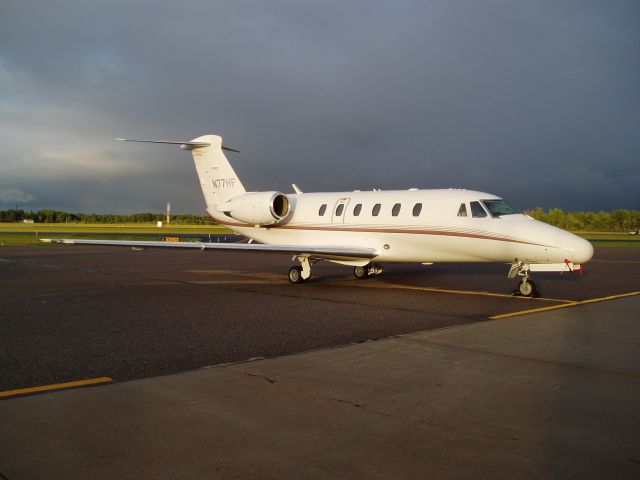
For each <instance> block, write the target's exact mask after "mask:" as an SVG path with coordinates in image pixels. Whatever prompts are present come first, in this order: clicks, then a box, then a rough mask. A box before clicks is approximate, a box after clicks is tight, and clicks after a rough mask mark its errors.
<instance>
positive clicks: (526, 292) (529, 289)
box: [518, 278, 536, 297]
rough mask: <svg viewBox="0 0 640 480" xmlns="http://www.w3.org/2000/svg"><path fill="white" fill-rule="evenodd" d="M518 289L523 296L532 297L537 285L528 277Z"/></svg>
mask: <svg viewBox="0 0 640 480" xmlns="http://www.w3.org/2000/svg"><path fill="white" fill-rule="evenodd" d="M518 291H519V292H520V295H522V296H523V297H532V296H533V294H534V293H535V291H536V285H535V283H533V282H532V281H531V280H529V279H528V278H527V279H526V280H524V281H522V282H520V285H518Z"/></svg>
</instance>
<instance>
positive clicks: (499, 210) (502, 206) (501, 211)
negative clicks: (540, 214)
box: [482, 200, 520, 217]
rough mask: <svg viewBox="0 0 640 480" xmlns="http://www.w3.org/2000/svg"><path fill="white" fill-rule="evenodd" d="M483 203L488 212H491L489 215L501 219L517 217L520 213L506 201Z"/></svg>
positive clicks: (486, 201) (484, 201) (487, 201)
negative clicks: (503, 217) (510, 216)
mask: <svg viewBox="0 0 640 480" xmlns="http://www.w3.org/2000/svg"><path fill="white" fill-rule="evenodd" d="M482 203H483V204H484V206H485V207H486V208H487V210H489V213H490V214H491V215H492V216H493V217H501V216H502V215H517V214H518V213H520V212H518V211H517V210H516V209H515V208H513V207H512V206H511V205H509V204H508V203H507V202H505V201H504V200H483V201H482Z"/></svg>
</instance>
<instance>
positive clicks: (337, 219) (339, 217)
mask: <svg viewBox="0 0 640 480" xmlns="http://www.w3.org/2000/svg"><path fill="white" fill-rule="evenodd" d="M350 200H351V199H350V198H340V199H338V201H337V202H336V204H335V205H334V206H333V212H332V214H331V223H344V217H345V215H346V214H347V205H348V204H349V201H350Z"/></svg>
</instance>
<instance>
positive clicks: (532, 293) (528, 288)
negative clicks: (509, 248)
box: [508, 262, 539, 297]
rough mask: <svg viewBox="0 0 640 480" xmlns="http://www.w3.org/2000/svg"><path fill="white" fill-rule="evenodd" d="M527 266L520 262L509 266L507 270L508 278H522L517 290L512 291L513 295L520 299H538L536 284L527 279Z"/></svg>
mask: <svg viewBox="0 0 640 480" xmlns="http://www.w3.org/2000/svg"><path fill="white" fill-rule="evenodd" d="M529 270H530V269H529V265H528V264H526V263H522V262H517V263H514V264H513V265H511V269H510V270H509V275H508V276H509V278H516V277H522V280H521V281H520V283H518V288H516V289H515V290H514V291H513V295H518V296H522V297H538V296H539V294H538V292H537V290H536V284H535V283H533V282H532V281H531V279H530V278H529Z"/></svg>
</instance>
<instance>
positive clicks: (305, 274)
mask: <svg viewBox="0 0 640 480" xmlns="http://www.w3.org/2000/svg"><path fill="white" fill-rule="evenodd" d="M293 260H298V261H299V262H300V265H295V266H293V267H291V268H290V269H289V281H290V282H291V283H303V282H306V281H307V280H309V279H310V278H311V265H313V264H314V263H316V262H318V261H319V260H310V259H309V257H300V256H295V257H293Z"/></svg>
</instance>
